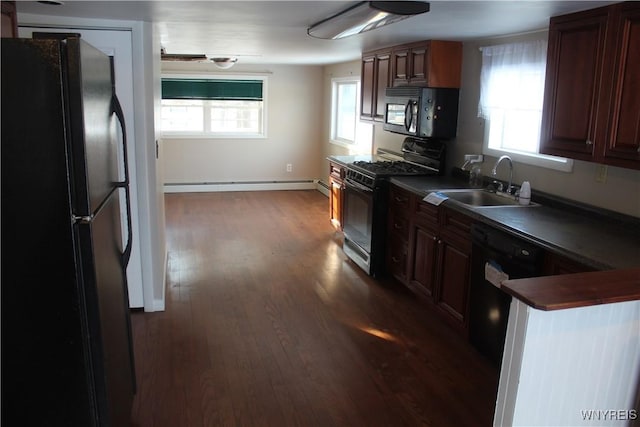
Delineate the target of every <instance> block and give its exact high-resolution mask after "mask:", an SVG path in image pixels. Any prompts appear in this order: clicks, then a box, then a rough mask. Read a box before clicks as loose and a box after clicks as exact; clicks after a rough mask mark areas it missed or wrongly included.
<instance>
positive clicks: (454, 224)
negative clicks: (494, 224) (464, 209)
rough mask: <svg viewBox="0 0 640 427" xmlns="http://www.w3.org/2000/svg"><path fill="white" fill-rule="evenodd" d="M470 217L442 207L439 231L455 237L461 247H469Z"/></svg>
mask: <svg viewBox="0 0 640 427" xmlns="http://www.w3.org/2000/svg"><path fill="white" fill-rule="evenodd" d="M471 222H472V221H471V218H469V217H468V216H466V215H464V214H461V213H459V212H456V211H452V210H450V209H447V208H444V209H442V214H441V223H440V233H441V234H442V235H444V236H448V237H450V238H453V239H455V240H456V241H457V242H459V243H460V244H461V245H462V246H463V247H465V248H466V247H467V246H468V247H469V248H470V247H471Z"/></svg>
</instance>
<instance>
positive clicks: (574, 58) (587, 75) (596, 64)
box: [540, 9, 610, 160]
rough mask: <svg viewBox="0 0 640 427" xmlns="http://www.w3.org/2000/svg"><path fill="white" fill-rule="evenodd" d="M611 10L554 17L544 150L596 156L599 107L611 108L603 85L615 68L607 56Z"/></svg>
mask: <svg viewBox="0 0 640 427" xmlns="http://www.w3.org/2000/svg"><path fill="white" fill-rule="evenodd" d="M607 17H608V12H607V9H594V10H592V11H587V12H583V13H580V14H573V15H570V16H569V17H557V18H552V19H551V23H550V26H549V47H548V53H547V71H546V85H545V98H544V108H543V118H542V139H541V147H540V152H541V153H544V154H552V155H558V156H564V157H570V158H575V159H581V160H592V159H593V156H594V144H596V143H597V141H596V135H597V132H598V130H599V129H597V126H598V123H597V120H596V119H597V116H598V112H599V109H600V108H607V105H608V100H607V99H603V96H604V92H605V91H604V90H603V88H602V86H601V80H602V78H603V75H604V76H606V73H607V71H608V70H610V67H609V66H608V65H607V66H605V63H604V61H603V53H604V47H605V35H606V24H607Z"/></svg>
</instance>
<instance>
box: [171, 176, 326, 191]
mask: <svg viewBox="0 0 640 427" xmlns="http://www.w3.org/2000/svg"><path fill="white" fill-rule="evenodd" d="M322 187H326V184H324V183H321V182H320V181H318V180H315V179H302V180H293V181H230V182H197V183H165V184H164V192H165V193H198V192H201V193H208V192H223V191H275V190H318V191H320V192H323V193H324V191H322V189H321V188H322ZM326 188H327V189H328V187H326ZM327 191H328V190H327Z"/></svg>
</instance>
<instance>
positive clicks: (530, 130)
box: [478, 40, 573, 171]
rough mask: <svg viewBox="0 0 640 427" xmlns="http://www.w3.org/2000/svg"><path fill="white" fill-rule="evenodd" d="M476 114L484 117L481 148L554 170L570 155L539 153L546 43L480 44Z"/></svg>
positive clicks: (567, 164)
mask: <svg viewBox="0 0 640 427" xmlns="http://www.w3.org/2000/svg"><path fill="white" fill-rule="evenodd" d="M481 51H482V71H481V74H480V102H479V106H478V116H479V117H482V118H484V119H485V120H486V123H485V141H484V147H483V153H485V154H488V155H491V156H496V157H498V156H501V155H502V154H505V153H508V154H509V155H510V156H511V157H512V158H513V159H514V160H516V161H520V162H522V163H529V164H533V165H536V166H542V167H547V168H552V169H557V170H564V171H570V170H571V168H572V165H573V163H572V161H571V160H568V159H564V158H561V157H554V156H546V155H542V154H539V153H538V152H539V146H540V126H541V121H542V102H543V98H544V82H545V68H546V58H547V44H546V42H545V41H541V40H536V41H532V42H523V43H512V44H504V45H497V46H487V47H482V48H481Z"/></svg>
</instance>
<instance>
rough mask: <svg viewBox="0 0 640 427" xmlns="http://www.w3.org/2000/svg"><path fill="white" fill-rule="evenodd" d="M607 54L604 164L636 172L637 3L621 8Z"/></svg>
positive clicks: (639, 103) (639, 100)
mask: <svg viewBox="0 0 640 427" xmlns="http://www.w3.org/2000/svg"><path fill="white" fill-rule="evenodd" d="M611 27H612V28H616V29H617V31H618V35H617V37H615V38H613V41H614V43H613V45H609V46H608V52H610V53H611V54H613V53H615V54H616V58H615V62H614V63H615V68H614V70H613V79H614V81H613V95H612V108H611V110H610V111H611V112H610V117H609V118H608V122H609V124H610V127H611V129H610V131H609V139H608V143H607V144H606V145H605V146H604V147H603V156H604V163H608V164H613V165H617V166H622V167H631V168H635V169H640V78H639V76H640V3H637V2H630V3H624V4H622V10H621V13H620V14H618V15H616V17H615V20H614V23H613V24H612V25H611Z"/></svg>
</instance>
